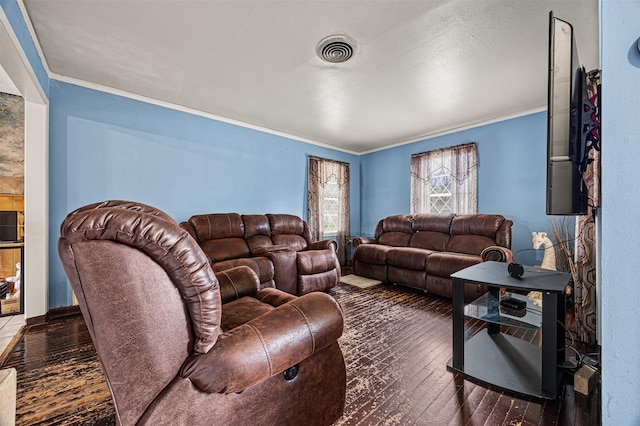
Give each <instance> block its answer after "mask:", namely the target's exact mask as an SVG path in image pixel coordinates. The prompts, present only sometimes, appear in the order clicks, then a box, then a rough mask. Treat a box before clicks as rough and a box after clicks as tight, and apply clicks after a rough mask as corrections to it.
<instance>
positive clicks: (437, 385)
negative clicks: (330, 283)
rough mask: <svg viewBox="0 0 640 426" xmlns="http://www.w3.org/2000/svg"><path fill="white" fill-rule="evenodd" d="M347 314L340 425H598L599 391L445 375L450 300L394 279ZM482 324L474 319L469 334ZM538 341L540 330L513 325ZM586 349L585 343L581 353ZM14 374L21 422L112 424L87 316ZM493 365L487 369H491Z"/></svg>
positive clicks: (48, 335) (38, 329) (356, 300)
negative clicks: (523, 387) (539, 396)
mask: <svg viewBox="0 0 640 426" xmlns="http://www.w3.org/2000/svg"><path fill="white" fill-rule="evenodd" d="M331 294H332V295H333V296H334V297H335V298H336V299H337V300H338V302H339V303H340V305H341V306H342V308H343V310H344V314H345V331H344V335H343V337H342V338H341V340H340V345H341V347H342V350H343V352H344V355H345V361H346V364H347V402H346V407H345V411H344V415H343V417H342V418H341V419H339V420H338V421H337V422H336V423H335V425H336V426H338V425H378V424H380V425H409V424H416V425H449V424H452V425H511V426H516V425H556V424H557V425H598V424H600V393H599V390H598V389H597V390H596V391H595V392H594V393H592V394H591V395H590V396H588V397H587V396H584V395H581V394H579V393H575V392H574V391H573V387H572V386H571V384H570V383H572V381H571V380H569V381H568V382H569V384H566V385H564V386H563V391H562V393H561V396H560V397H559V398H558V399H557V400H556V401H549V402H536V401H528V400H523V399H518V398H515V397H513V396H511V395H508V394H505V393H502V392H499V391H497V390H494V389H491V388H486V387H483V386H480V385H477V384H475V383H472V382H470V381H467V380H463V379H462V378H460V377H459V376H457V375H455V374H452V373H450V372H448V371H447V370H446V368H445V365H446V363H447V362H448V361H449V358H450V357H451V340H452V335H451V302H450V300H447V299H442V298H438V297H434V296H430V295H427V294H424V293H422V292H418V291H413V290H410V289H404V288H401V287H395V286H390V285H378V286H374V287H370V288H367V289H359V288H356V287H352V286H348V285H342V284H341V285H339V286H338V287H336V288H335V289H333V290H332V291H331ZM481 328H482V324H481V323H480V322H478V321H474V320H469V321H468V322H467V325H466V333H467V334H468V335H469V336H470V335H472V334H473V333H475V332H477V331H478V330H480V329H481ZM504 331H505V332H508V333H510V334H514V335H516V336H518V337H520V338H522V339H525V340H528V341H531V342H538V341H539V337H540V336H539V334H538V332H532V331H523V330H509V329H505V330H504ZM581 350H582V349H581ZM4 366H5V367H15V368H16V369H17V371H18V394H17V407H16V411H17V419H16V424H17V425H38V424H48V425H49V424H56V425H113V424H115V419H114V416H113V405H112V402H111V398H110V395H109V390H108V387H107V385H106V383H105V381H104V377H103V375H102V373H101V370H100V365H99V363H98V361H97V357H96V353H95V350H94V347H93V345H92V343H91V339H90V337H89V333H88V331H87V329H86V326H85V324H84V321H83V319H82V317H81V316H74V317H70V318H65V319H60V320H56V321H52V322H50V323H49V324H46V325H42V326H33V327H31V328H30V329H29V330H27V332H26V333H25V334H24V336H23V337H22V339H21V340H20V341H19V342H18V344H17V345H16V347H15V348H14V350H13V352H12V353H11V354H10V355H9V357H8V358H7V359H6V361H5V363H4ZM487 368H491V366H487Z"/></svg>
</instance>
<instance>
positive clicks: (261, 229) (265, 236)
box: [242, 214, 273, 253]
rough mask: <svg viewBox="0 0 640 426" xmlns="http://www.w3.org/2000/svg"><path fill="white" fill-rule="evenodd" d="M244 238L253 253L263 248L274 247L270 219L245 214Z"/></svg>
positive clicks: (259, 215) (243, 216) (258, 215)
mask: <svg viewBox="0 0 640 426" xmlns="http://www.w3.org/2000/svg"><path fill="white" fill-rule="evenodd" d="M242 221H243V222H244V237H245V240H246V241H247V245H248V246H249V250H251V252H252V253H253V252H254V251H255V250H256V249H259V248H261V247H266V246H271V245H273V241H271V227H270V225H269V218H268V217H267V216H265V215H263V214H243V215H242Z"/></svg>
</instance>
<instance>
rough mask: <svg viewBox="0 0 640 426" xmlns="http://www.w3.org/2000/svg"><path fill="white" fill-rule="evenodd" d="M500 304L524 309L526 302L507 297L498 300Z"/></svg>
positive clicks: (510, 307)
mask: <svg viewBox="0 0 640 426" xmlns="http://www.w3.org/2000/svg"><path fill="white" fill-rule="evenodd" d="M500 306H504V307H506V308H509V309H515V310H518V311H520V310H524V309H526V307H527V302H525V301H524V300H520V299H515V298H513V297H507V298H504V299H502V300H501V301H500Z"/></svg>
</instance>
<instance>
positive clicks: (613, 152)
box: [600, 0, 640, 425]
mask: <svg viewBox="0 0 640 426" xmlns="http://www.w3.org/2000/svg"><path fill="white" fill-rule="evenodd" d="M600 6H601V14H600V16H601V36H600V40H601V45H602V46H601V50H600V51H601V52H602V53H601V64H602V230H601V235H602V240H601V241H602V243H601V246H602V250H601V253H602V259H601V263H602V268H601V276H602V280H601V289H602V291H601V292H600V295H601V298H600V300H601V302H602V305H601V306H602V342H601V345H602V364H603V367H602V424H603V425H640V404H638V395H639V394H640V362H639V361H638V360H640V328H639V327H638V325H637V324H638V306H637V301H638V300H640V285H638V278H637V270H636V269H635V268H634V267H633V265H637V264H638V258H639V257H640V238H639V232H638V230H637V225H636V224H637V222H636V221H635V220H636V219H635V218H637V214H638V211H640V197H638V184H639V183H640V167H638V165H639V164H640V53H639V52H638V45H637V43H638V37H640V28H639V27H638V22H640V1H639V0H624V1H622V0H616V1H613V0H603V1H601V4H600Z"/></svg>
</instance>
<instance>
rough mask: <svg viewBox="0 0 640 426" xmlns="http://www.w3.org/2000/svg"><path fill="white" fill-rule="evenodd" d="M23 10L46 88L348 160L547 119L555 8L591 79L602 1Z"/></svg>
mask: <svg viewBox="0 0 640 426" xmlns="http://www.w3.org/2000/svg"><path fill="white" fill-rule="evenodd" d="M22 1H23V2H24V5H25V9H26V11H27V13H28V19H30V20H31V23H32V25H33V28H34V30H35V33H36V35H37V39H38V42H39V44H40V47H41V49H42V51H43V54H44V57H45V59H46V63H47V66H48V68H49V70H50V72H51V73H52V77H53V78H60V79H63V80H65V79H66V80H67V81H76V82H78V81H80V82H82V83H81V84H84V85H88V86H90V87H93V85H99V86H103V87H105V88H110V89H115V90H116V91H124V92H129V93H131V94H134V95H138V96H142V97H146V98H150V99H153V100H157V101H161V102H167V103H170V104H175V105H177V106H182V107H185V108H188V109H193V110H197V111H201V112H203V113H205V114H211V115H214V116H217V117H221V118H222V119H225V120H229V121H233V122H240V123H244V124H246V125H248V126H251V127H258V128H262V129H266V130H269V131H274V132H276V133H280V134H285V135H290V136H292V137H294V138H297V139H301V140H306V141H311V142H315V143H320V144H327V145H331V146H334V147H337V148H339V149H343V150H347V151H351V152H368V151H371V150H376V149H380V148H382V147H386V146H392V145H396V144H400V143H405V142H409V141H414V140H419V139H422V138H424V137H426V136H429V135H434V134H437V133H441V132H446V131H451V130H453V129H456V128H461V127H465V126H470V125H474V124H477V123H483V122H488V121H493V120H497V119H501V118H505V117H510V116H517V115H519V114H524V113H527V112H531V111H535V110H542V109H544V108H546V102H547V95H546V91H547V71H546V69H547V49H548V14H549V11H551V10H553V12H554V14H555V15H556V16H557V17H560V18H562V19H565V20H567V21H569V22H570V23H572V24H573V25H574V28H575V32H576V35H577V42H578V48H579V54H580V59H581V62H582V63H583V64H584V65H585V67H586V68H587V69H588V70H589V69H593V68H598V67H599V65H598V63H599V62H598V58H599V53H598V25H599V24H598V22H599V21H598V16H597V13H598V6H597V0H556V1H545V0H536V1H533V0H429V1H400V0H388V1H382V0H378V1H363V0H342V1H332V0H325V1H302V0H290V1H239V0H236V1H218V0H209V1H207V0H199V1H195V0H173V1H161V0H128V1H114V0H92V1H90V0H80V1H79V0H22ZM331 34H345V35H347V36H349V37H351V38H352V39H354V40H355V41H356V43H357V46H356V53H355V55H354V57H353V58H352V59H351V60H350V61H348V62H346V63H343V64H328V63H325V62H322V61H321V60H320V59H319V58H318V57H317V56H316V51H315V50H316V45H317V44H318V42H319V41H320V40H321V39H323V38H324V37H326V36H328V35H331Z"/></svg>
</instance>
